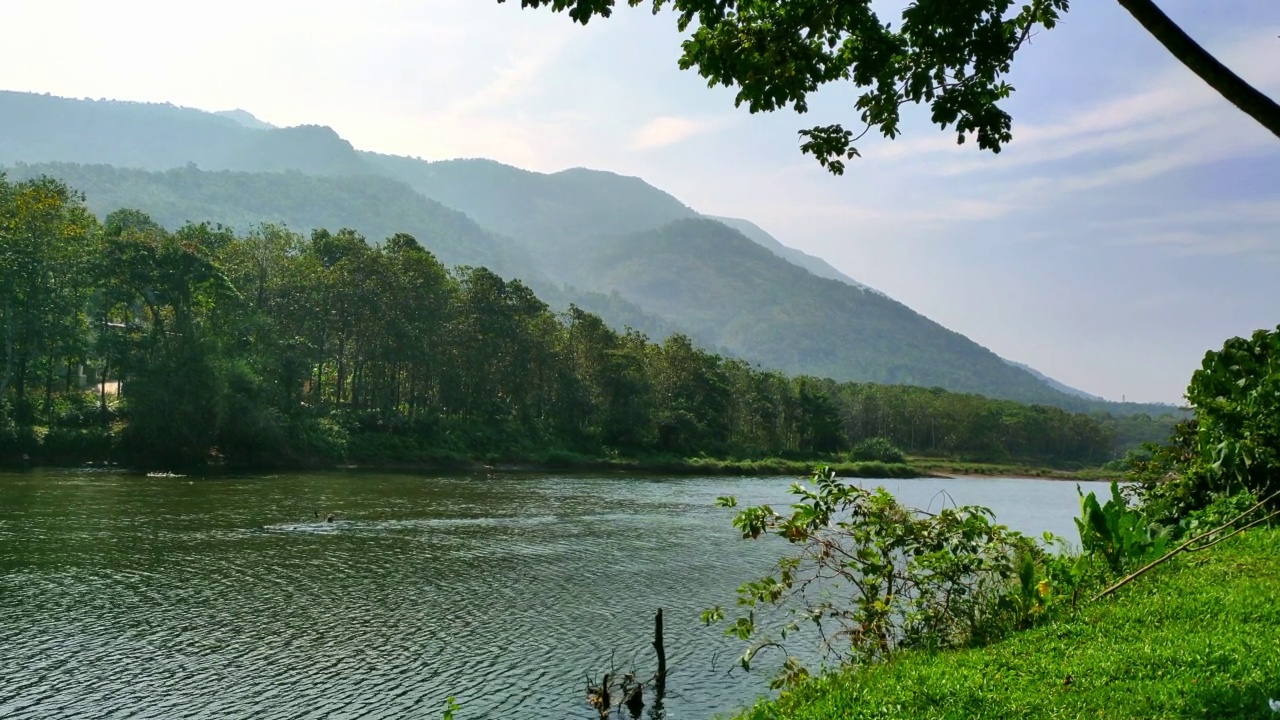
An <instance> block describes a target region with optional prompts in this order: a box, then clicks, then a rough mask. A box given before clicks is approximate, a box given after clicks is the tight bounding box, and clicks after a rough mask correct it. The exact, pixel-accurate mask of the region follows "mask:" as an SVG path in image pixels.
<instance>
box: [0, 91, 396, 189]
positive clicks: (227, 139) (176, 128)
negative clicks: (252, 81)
mask: <svg viewBox="0 0 1280 720" xmlns="http://www.w3.org/2000/svg"><path fill="white" fill-rule="evenodd" d="M258 125H261V126H265V127H260V126H257V125H249V124H246V123H245V122H244V118H243V117H240V116H239V115H235V114H232V115H227V114H216V113H208V112H204V111H202V110H193V109H190V108H181V107H177V106H174V105H157V104H151V103H131V102H116V101H109V100H100V101H93V100H69V99H66V98H58V97H50V96H46V95H32V94H29V93H15V92H3V91H0V164H6V165H12V164H14V163H23V162H24V163H45V162H66V163H79V164H89V165H92V164H104V165H115V166H118V167H125V168H142V169H146V170H169V169H171V168H177V167H184V166H186V165H189V164H194V165H196V166H198V167H200V168H201V169H203V170H241V171H252V172H272V171H282V170H298V171H301V172H306V173H311V174H317V175H351V174H367V175H374V174H378V173H377V171H376V170H375V169H374V168H373V167H372V166H371V165H368V164H366V163H365V161H364V159H363V158H362V157H361V155H360V154H359V153H357V152H356V150H355V148H353V147H351V144H350V143H348V142H347V141H346V140H343V139H342V138H341V137H339V136H338V134H337V133H336V132H334V131H333V130H332V129H330V128H327V127H321V126H316V125H303V126H300V127H293V128H273V127H270V126H266V124H265V123H258Z"/></svg>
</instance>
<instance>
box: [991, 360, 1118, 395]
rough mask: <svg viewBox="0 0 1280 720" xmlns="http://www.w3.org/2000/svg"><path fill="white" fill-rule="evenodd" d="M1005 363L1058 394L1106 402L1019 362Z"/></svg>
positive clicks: (1010, 361) (1009, 361)
mask: <svg viewBox="0 0 1280 720" xmlns="http://www.w3.org/2000/svg"><path fill="white" fill-rule="evenodd" d="M1005 362H1007V363H1009V364H1010V365H1012V366H1014V367H1016V368H1022V369H1023V370H1026V371H1027V372H1029V373H1031V374H1032V375H1034V376H1035V377H1037V378H1039V379H1040V381H1041V382H1043V383H1044V384H1046V385H1048V386H1049V387H1051V388H1053V389H1054V390H1057V391H1058V392H1061V393H1066V394H1067V395H1074V396H1075V397H1078V398H1084V399H1085V400H1101V401H1103V402H1106V398H1104V397H1099V396H1097V395H1091V394H1089V393H1087V392H1085V391H1083V390H1077V389H1076V388H1073V387H1071V386H1070V385H1066V384H1063V383H1060V382H1058V381H1057V380H1054V379H1053V378H1051V377H1049V376H1048V375H1045V374H1044V373H1042V372H1040V371H1038V370H1036V369H1035V368H1033V367H1031V366H1030V365H1026V364H1024V363H1020V362H1014V361H1013V360H1008V359H1006V360H1005Z"/></svg>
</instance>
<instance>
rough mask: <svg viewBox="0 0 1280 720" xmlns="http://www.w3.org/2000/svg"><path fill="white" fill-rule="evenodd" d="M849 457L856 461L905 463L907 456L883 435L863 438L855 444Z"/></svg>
mask: <svg viewBox="0 0 1280 720" xmlns="http://www.w3.org/2000/svg"><path fill="white" fill-rule="evenodd" d="M849 459H851V460H853V461H855V462H859V461H861V462H882V463H888V464H896V463H905V462H906V461H907V456H906V455H904V454H903V452H902V451H901V450H899V449H898V447H897V446H896V445H894V444H893V443H891V442H889V441H888V440H887V439H885V438H882V437H874V438H870V439H867V440H863V441H862V442H860V443H858V444H857V445H855V446H854V448H853V450H852V451H851V452H850V453H849Z"/></svg>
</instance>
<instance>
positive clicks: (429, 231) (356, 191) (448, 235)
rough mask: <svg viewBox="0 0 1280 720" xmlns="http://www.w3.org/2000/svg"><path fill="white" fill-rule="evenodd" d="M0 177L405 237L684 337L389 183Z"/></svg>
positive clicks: (168, 209)
mask: <svg viewBox="0 0 1280 720" xmlns="http://www.w3.org/2000/svg"><path fill="white" fill-rule="evenodd" d="M0 170H4V171H5V172H7V173H8V174H9V175H10V176H12V177H13V178H14V179H19V180H21V179H25V178H30V177H37V176H40V175H50V176H53V177H58V178H61V179H62V180H64V181H65V182H67V183H68V184H70V185H71V186H72V187H74V188H76V189H77V190H79V191H81V192H83V193H84V194H85V198H86V203H87V204H88V206H89V209H90V210H92V211H93V212H94V213H95V214H97V215H98V216H99V217H102V216H105V215H106V214H107V213H109V212H111V211H113V210H116V209H118V208H121V207H132V208H137V209H139V210H142V211H143V212H145V213H147V214H148V215H150V216H151V218H152V219H153V220H155V221H156V222H158V223H160V224H161V225H163V226H165V227H167V228H169V229H171V230H172V229H177V228H179V227H181V226H182V225H183V224H185V223H187V222H202V221H206V220H209V221H216V222H218V223H220V224H222V225H226V226H228V227H231V228H235V229H237V230H241V231H244V230H249V229H252V228H254V227H256V226H258V225H260V224H262V223H278V224H282V225H285V226H287V227H289V228H291V229H293V230H294V231H298V232H303V233H306V232H310V231H311V230H313V229H315V228H328V229H331V230H334V229H338V228H343V227H349V228H352V229H354V230H356V231H358V232H360V233H361V234H363V235H364V236H365V237H366V238H368V239H369V240H370V241H371V242H380V241H381V240H383V239H385V238H387V237H390V236H391V235H393V234H395V233H397V232H407V233H409V234H410V235H413V236H414V237H416V238H417V239H418V241H419V242H421V243H422V245H423V246H424V247H426V248H427V249H428V250H430V251H431V252H433V253H434V254H435V255H436V257H438V258H440V260H441V261H442V262H444V263H446V264H449V265H483V266H486V267H489V268H491V269H493V270H495V271H496V272H499V273H501V274H503V275H505V276H507V277H509V278H519V279H521V280H523V281H524V282H525V283H526V284H528V285H529V286H530V287H531V288H533V289H534V290H535V291H536V292H537V293H538V295H539V297H541V298H542V299H543V300H544V301H546V302H547V303H548V304H549V305H551V306H552V307H553V308H556V309H558V310H563V309H565V308H567V307H568V306H569V304H570V303H573V304H576V305H578V306H579V307H581V308H582V309H584V310H587V311H589V312H592V313H595V314H596V315H599V316H600V317H601V318H603V319H604V320H605V321H606V322H608V323H609V324H610V325H612V326H614V327H617V328H625V327H631V328H634V329H636V330H639V331H641V332H643V333H645V334H646V335H648V336H650V337H652V338H655V339H662V338H665V337H667V336H669V335H671V334H672V333H676V332H685V333H687V331H686V330H684V329H683V328H681V327H680V326H679V325H677V324H675V323H672V322H671V321H669V320H665V319H663V318H660V317H658V316H656V315H654V314H653V313H650V312H647V311H646V310H644V309H642V308H640V307H638V306H637V305H635V304H634V303H630V302H628V301H627V300H625V299H623V298H622V297H621V296H619V295H618V294H617V293H603V292H595V291H587V290H579V289H576V288H573V287H566V286H564V285H563V284H561V283H557V282H555V281H554V280H552V279H550V278H548V277H546V276H544V275H542V274H540V273H538V272H537V271H536V270H534V269H533V268H534V267H535V265H536V263H534V262H533V261H532V260H531V259H530V257H529V256H528V254H527V252H526V251H525V249H524V247H523V246H521V245H518V244H514V243H512V242H511V241H510V240H508V239H506V238H502V237H500V236H497V235H495V234H494V233H492V232H491V231H489V230H486V229H484V228H482V227H480V226H479V225H477V224H476V223H475V222H473V221H472V220H471V219H470V218H468V217H467V216H466V215H463V214H462V213H460V212H458V211H457V210H453V209H450V208H447V207H445V206H444V205H441V204H440V203H438V202H436V201H434V200H430V199H428V198H425V197H423V196H422V195H421V194H419V193H417V192H414V191H413V190H412V189H411V188H409V187H408V186H406V185H404V184H403V183H399V182H396V181H395V180H391V179H389V178H382V177H376V176H374V177H331V176H309V175H304V174H302V173H298V172H283V173H242V172H230V171H220V172H210V171H205V170H200V169H198V168H194V167H182V168H175V169H173V170H166V171H163V172H152V171H146V170H136V169H125V168H117V167H113V166H110V165H73V164H69V163H47V164H41V165H26V164H20V165H16V166H13V167H10V168H7V169H6V168H0ZM711 349H713V350H720V351H724V349H723V348H711Z"/></svg>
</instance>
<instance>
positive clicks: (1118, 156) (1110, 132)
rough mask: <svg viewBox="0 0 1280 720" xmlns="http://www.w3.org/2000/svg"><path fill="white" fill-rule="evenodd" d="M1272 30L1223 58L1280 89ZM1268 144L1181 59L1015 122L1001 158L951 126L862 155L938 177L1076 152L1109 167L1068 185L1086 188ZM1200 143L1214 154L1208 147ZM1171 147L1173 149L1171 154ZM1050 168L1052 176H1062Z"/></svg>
mask: <svg viewBox="0 0 1280 720" xmlns="http://www.w3.org/2000/svg"><path fill="white" fill-rule="evenodd" d="M1277 34H1280V28H1267V29H1263V30H1259V31H1256V34H1255V33H1250V35H1249V36H1248V37H1247V38H1243V39H1240V40H1237V41H1235V42H1233V43H1231V44H1230V45H1229V47H1228V48H1227V49H1226V50H1225V51H1224V52H1222V53H1221V56H1222V58H1223V59H1224V61H1226V62H1227V63H1228V64H1229V65H1231V66H1232V67H1234V68H1235V69H1236V70H1237V71H1239V72H1240V73H1241V74H1242V75H1246V76H1247V77H1248V78H1249V80H1250V81H1252V82H1253V83H1254V84H1255V85H1256V86H1257V87H1259V88H1261V89H1263V90H1264V91H1268V90H1271V91H1274V90H1280V62H1276V56H1277V50H1276V39H1275V37H1276V35H1277ZM1274 140H1275V138H1274V137H1273V136H1272V135H1270V133H1268V132H1267V131H1266V130H1264V129H1262V128H1261V127H1259V126H1258V125H1257V123H1256V122H1255V121H1253V120H1252V118H1249V117H1247V116H1245V115H1244V114H1242V113H1241V112H1240V111H1239V110H1237V109H1236V108H1234V107H1232V106H1231V105H1230V104H1229V103H1228V102H1227V101H1226V100H1225V99H1223V98H1222V96H1221V95H1219V94H1218V93H1217V92H1216V91H1214V90H1213V89H1212V88H1210V87H1209V86H1208V85H1206V84H1205V83H1204V82H1203V81H1201V80H1200V79H1199V78H1197V77H1195V76H1194V75H1192V74H1191V73H1190V71H1188V70H1187V69H1186V68H1184V67H1182V66H1181V65H1177V66H1175V67H1170V68H1168V69H1166V70H1165V71H1163V72H1161V73H1159V74H1157V75H1156V76H1155V77H1153V78H1151V79H1150V80H1149V81H1148V82H1146V83H1144V86H1143V87H1142V88H1141V89H1139V90H1138V91H1137V92H1133V93H1131V94H1128V95H1124V96H1120V97H1115V98H1111V99H1108V100H1105V101H1102V102H1099V103H1097V104H1095V105H1093V106H1092V107H1087V108H1084V109H1082V110H1080V111H1079V112H1077V113H1075V114H1074V115H1071V116H1069V117H1067V118H1064V119H1062V120H1061V121H1059V122H1054V123H1049V124H1025V123H1018V122H1017V121H1016V118H1015V123H1014V139H1013V142H1012V143H1010V144H1009V145H1007V146H1006V147H1005V148H1004V151H1003V152H1001V153H1000V154H999V155H991V154H987V153H981V154H979V152H978V151H976V150H975V149H974V146H973V145H972V144H971V143H966V144H965V145H957V144H956V139H955V135H954V133H950V132H948V133H946V134H945V135H939V136H934V137H921V138H913V139H903V140H898V141H895V142H892V143H888V142H886V143H879V144H876V145H872V146H871V147H869V148H867V149H866V150H865V151H864V152H863V157H864V159H867V160H875V161H882V162H885V163H888V162H891V163H894V164H896V165H903V164H905V163H914V168H915V169H916V170H917V171H920V172H927V173H928V174H930V175H937V176H950V175H965V174H972V173H990V172H1000V173H1008V172H1011V171H1016V170H1019V169H1022V168H1027V167H1035V166H1042V165H1048V164H1051V163H1056V162H1059V161H1064V160H1071V159H1076V158H1091V159H1093V160H1095V161H1098V162H1099V164H1101V165H1110V166H1113V170H1111V171H1107V172H1102V173H1098V174H1096V175H1095V176H1094V177H1093V178H1092V179H1086V180H1081V181H1079V182H1077V183H1076V184H1075V186H1073V187H1072V189H1092V188H1094V187H1098V186H1099V185H1101V184H1109V183H1112V182H1124V181H1134V180H1142V179H1146V178H1149V177H1152V176H1153V175H1156V174H1161V173H1164V172H1168V171H1169V170H1173V169H1177V168H1180V167H1185V166H1186V165H1188V164H1197V163H1202V162H1207V161H1212V160H1215V159H1222V158H1227V157H1236V156H1239V155H1241V154H1245V153H1248V152H1252V151H1253V150H1255V149H1256V148H1257V147H1259V146H1262V145H1269V144H1274ZM1206 147H1207V148H1209V149H1210V150H1211V151H1209V152H1206V151H1205V148H1206ZM1171 148H1175V149H1177V151H1176V152H1170V149H1171ZM1185 148H1192V149H1190V150H1187V149H1185ZM939 159H942V160H943V161H944V162H942V163H939ZM1050 172H1052V173H1053V174H1054V175H1055V177H1056V176H1058V174H1059V173H1058V172H1057V171H1056V170H1052V171H1050Z"/></svg>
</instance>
